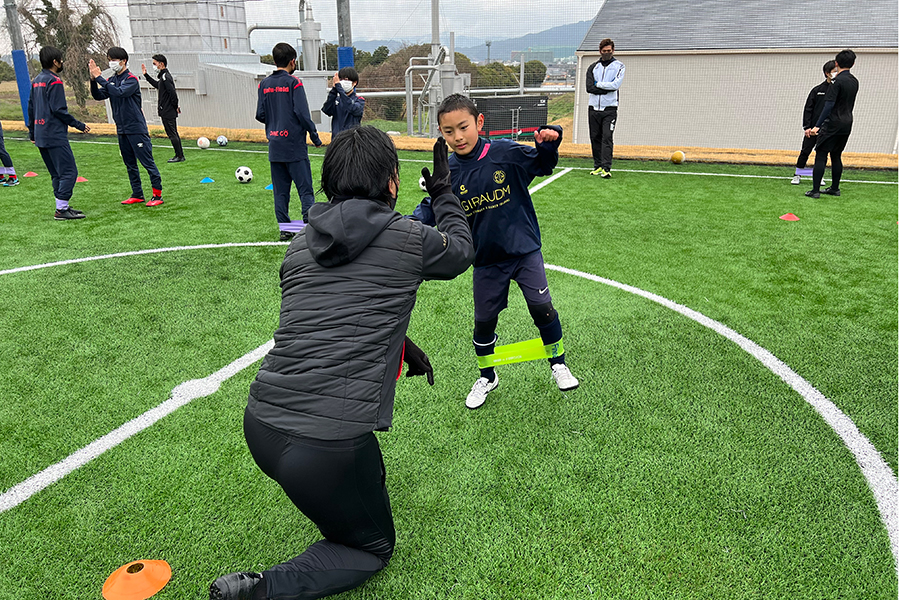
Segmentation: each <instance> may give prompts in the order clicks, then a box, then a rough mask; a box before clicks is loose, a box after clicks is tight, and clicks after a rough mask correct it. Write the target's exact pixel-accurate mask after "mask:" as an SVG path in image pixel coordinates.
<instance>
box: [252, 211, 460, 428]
mask: <svg viewBox="0 0 900 600" xmlns="http://www.w3.org/2000/svg"><path fill="white" fill-rule="evenodd" d="M433 207H434V212H435V217H436V220H437V226H438V229H439V230H438V229H434V228H431V227H427V226H425V225H423V224H422V223H420V222H418V221H413V220H409V219H404V218H402V217H401V215H400V214H399V213H397V212H395V211H393V210H391V209H390V208H389V207H388V206H387V205H386V204H385V203H384V202H381V201H378V200H369V199H361V198H350V199H347V200H342V201H338V202H334V201H333V202H330V203H328V204H325V203H318V204H315V205H313V207H312V208H311V209H310V211H309V223H308V224H307V226H306V227H305V228H304V229H303V231H302V232H301V233H300V234H298V235H297V237H295V238H294V240H293V241H292V242H291V245H290V247H289V248H288V251H287V255H286V256H285V259H284V263H283V264H282V266H281V292H282V299H281V316H280V322H279V327H278V329H277V330H276V332H275V347H274V348H273V349H272V350H270V351H269V353H268V354H267V355H266V357H265V359H264V360H263V362H262V365H261V366H260V369H259V373H258V374H257V376H256V380H255V381H254V382H253V383H252V384H251V385H250V398H249V402H248V410H249V411H250V412H251V413H252V415H253V416H254V417H255V418H256V419H258V420H259V421H260V422H262V423H264V424H265V425H268V426H269V427H271V428H273V429H276V430H279V431H282V432H284V433H287V434H291V435H298V436H301V437H307V438H314V439H320V440H342V439H351V438H355V437H359V436H361V435H363V434H366V433H369V432H371V431H374V430H381V431H383V430H386V429H387V428H388V427H390V425H391V417H392V414H393V408H394V389H395V387H396V383H397V378H398V376H399V373H400V368H401V361H402V352H403V340H404V337H405V336H406V328H407V326H408V325H409V318H410V313H412V309H413V306H414V305H415V302H416V290H418V288H419V285H420V284H421V283H422V281H424V280H428V279H452V278H454V277H456V276H457V275H459V274H461V273H463V272H465V271H466V269H468V268H469V265H471V263H472V259H473V258H474V250H473V247H472V235H471V233H470V232H469V226H468V224H467V223H466V218H465V215H464V214H463V211H462V208H461V207H460V204H459V200H458V199H457V198H456V197H455V196H453V195H452V194H445V195H442V196H439V197H438V198H436V199H434V201H433Z"/></svg>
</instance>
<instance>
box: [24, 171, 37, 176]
mask: <svg viewBox="0 0 900 600" xmlns="http://www.w3.org/2000/svg"><path fill="white" fill-rule="evenodd" d="M22 177H37V173H35V172H34V171H28V172H27V173H25V174H24V175H22Z"/></svg>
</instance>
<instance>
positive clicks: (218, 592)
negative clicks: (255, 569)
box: [209, 573, 265, 600]
mask: <svg viewBox="0 0 900 600" xmlns="http://www.w3.org/2000/svg"><path fill="white" fill-rule="evenodd" d="M259 584H262V585H265V583H264V582H263V576H262V573H229V574H228V575H222V576H221V577H219V578H218V579H216V580H215V581H213V582H212V584H210V586H209V600H251V598H252V597H253V590H254V589H255V588H256V586H257V585H259Z"/></svg>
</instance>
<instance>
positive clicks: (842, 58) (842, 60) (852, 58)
mask: <svg viewBox="0 0 900 600" xmlns="http://www.w3.org/2000/svg"><path fill="white" fill-rule="evenodd" d="M834 62H836V63H837V64H838V66H839V67H840V68H842V69H849V68H850V67H852V66H853V63H855V62H856V52H854V51H853V50H850V49H849V48H848V49H847V50H841V51H840V52H838V53H837V56H835V57H834Z"/></svg>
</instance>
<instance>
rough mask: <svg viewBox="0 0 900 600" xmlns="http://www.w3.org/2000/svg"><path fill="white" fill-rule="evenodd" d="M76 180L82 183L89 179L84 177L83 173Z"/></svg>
mask: <svg viewBox="0 0 900 600" xmlns="http://www.w3.org/2000/svg"><path fill="white" fill-rule="evenodd" d="M75 181H76V182H78V183H81V182H82V181H87V179H85V178H84V177H82V176H81V175H79V176H78V178H77V179H76V180H75Z"/></svg>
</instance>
